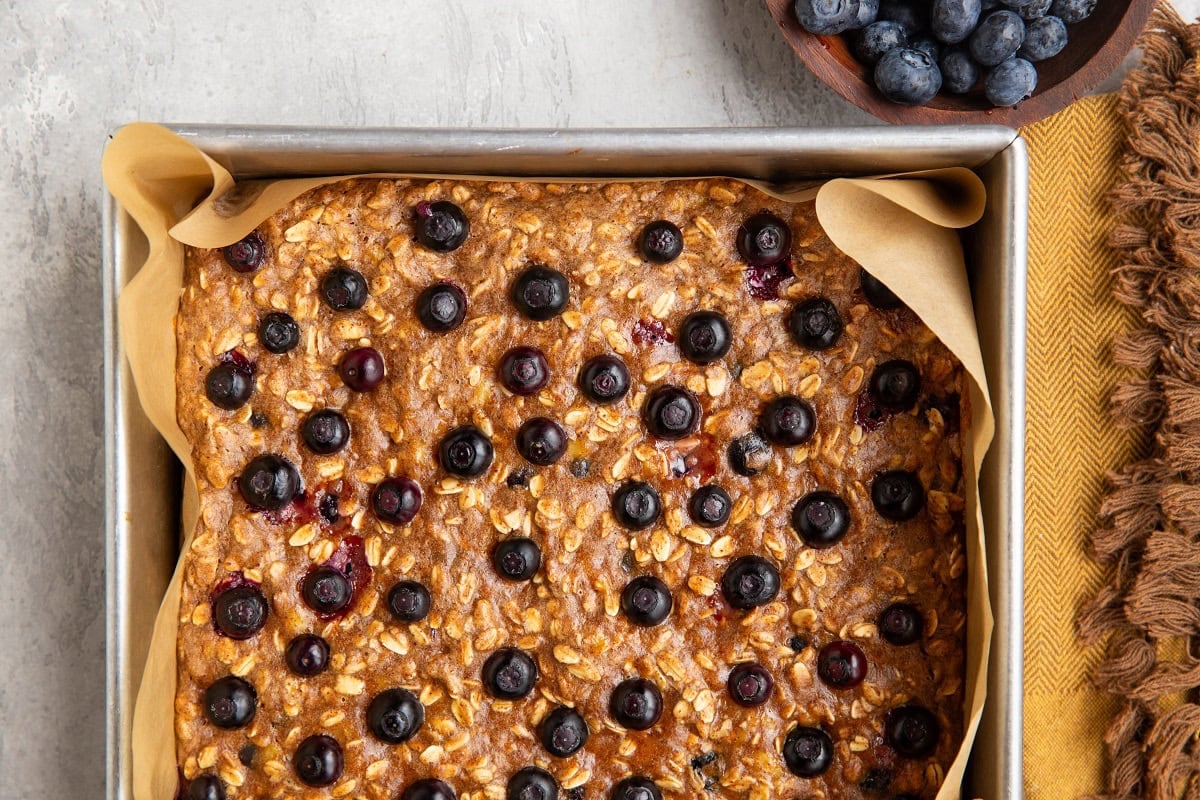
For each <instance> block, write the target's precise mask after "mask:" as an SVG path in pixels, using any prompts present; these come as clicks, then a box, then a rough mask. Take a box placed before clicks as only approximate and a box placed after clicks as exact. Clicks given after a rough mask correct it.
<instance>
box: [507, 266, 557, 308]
mask: <svg viewBox="0 0 1200 800" xmlns="http://www.w3.org/2000/svg"><path fill="white" fill-rule="evenodd" d="M511 296H512V301H513V305H515V306H516V307H517V310H518V311H520V312H521V313H522V314H523V315H525V316H526V317H528V318H529V319H532V320H536V321H539V322H540V321H544V320H548V319H553V318H554V317H557V316H558V315H559V314H561V313H562V312H563V311H565V310H566V308H567V303H568V302H569V301H570V299H571V286H570V284H569V283H568V282H567V277H566V276H565V275H563V274H562V273H561V272H559V271H558V270H556V269H551V268H550V267H547V266H544V265H542V264H535V265H534V266H532V267H529V268H528V269H526V270H525V271H524V272H522V273H521V274H520V275H518V276H517V279H516V280H515V281H513V284H512V292H511Z"/></svg>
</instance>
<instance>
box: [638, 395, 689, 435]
mask: <svg viewBox="0 0 1200 800" xmlns="http://www.w3.org/2000/svg"><path fill="white" fill-rule="evenodd" d="M642 420H643V421H644V422H645V423H646V429H647V430H648V431H649V432H650V435H651V436H654V437H656V438H658V439H682V438H684V437H685V436H690V435H692V434H693V433H695V432H696V429H697V428H699V427H700V401H699V400H697V399H696V395H694V394H692V393H691V392H689V391H688V390H687V389H681V388H680V387H678V386H670V385H667V386H660V387H659V388H657V389H655V390H654V391H652V392H651V393H650V394H649V395H647V397H646V401H645V404H644V405H643V406H642Z"/></svg>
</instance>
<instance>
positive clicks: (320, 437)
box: [300, 408, 350, 455]
mask: <svg viewBox="0 0 1200 800" xmlns="http://www.w3.org/2000/svg"><path fill="white" fill-rule="evenodd" d="M300 438H302V439H303V440H304V444H305V445H306V446H307V447H308V449H309V450H312V451H313V452H314V453H317V454H318V455H329V454H330V453H336V452H337V451H339V450H341V449H342V448H343V447H345V446H346V443H347V442H349V441H350V423H348V422H346V418H345V417H343V416H342V415H341V414H340V413H338V412H337V411H334V410H333V409H332V408H323V409H321V410H320V411H315V412H313V413H312V414H309V415H308V416H307V417H306V418H305V419H304V424H303V425H301V426H300Z"/></svg>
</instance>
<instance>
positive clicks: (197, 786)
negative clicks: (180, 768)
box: [183, 775, 225, 800]
mask: <svg viewBox="0 0 1200 800" xmlns="http://www.w3.org/2000/svg"><path fill="white" fill-rule="evenodd" d="M183 800H225V784H223V783H221V779H220V778H218V777H217V776H216V775H197V776H196V777H194V778H192V779H191V780H190V781H188V787H187V795H186V796H185V797H184V799H183Z"/></svg>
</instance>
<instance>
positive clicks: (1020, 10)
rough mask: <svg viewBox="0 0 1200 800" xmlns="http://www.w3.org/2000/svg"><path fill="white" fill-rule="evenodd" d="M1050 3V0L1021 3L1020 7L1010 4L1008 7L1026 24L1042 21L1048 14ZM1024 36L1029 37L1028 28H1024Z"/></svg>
mask: <svg viewBox="0 0 1200 800" xmlns="http://www.w3.org/2000/svg"><path fill="white" fill-rule="evenodd" d="M1051 2H1052V0H1034V1H1033V2H1031V3H1023V4H1021V5H1016V4H1013V3H1010V4H1009V7H1010V8H1011V9H1012V10H1013V11H1015V12H1017V16H1018V17H1020V18H1021V19H1023V20H1025V21H1026V22H1033V21H1034V20H1038V19H1042V18H1043V17H1045V16H1046V14H1048V13H1049V12H1050V4H1051ZM1025 36H1026V38H1028V36H1029V29H1028V26H1026V30H1025Z"/></svg>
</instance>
